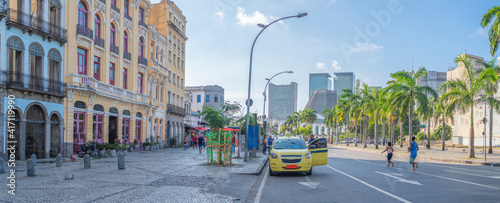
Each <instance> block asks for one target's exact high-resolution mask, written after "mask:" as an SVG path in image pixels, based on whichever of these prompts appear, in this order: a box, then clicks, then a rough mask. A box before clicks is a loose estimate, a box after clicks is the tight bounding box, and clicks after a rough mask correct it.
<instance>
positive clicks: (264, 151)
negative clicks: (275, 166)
mask: <svg viewBox="0 0 500 203" xmlns="http://www.w3.org/2000/svg"><path fill="white" fill-rule="evenodd" d="M266 150H267V139H266V136H265V135H264V137H262V153H264V154H266Z"/></svg>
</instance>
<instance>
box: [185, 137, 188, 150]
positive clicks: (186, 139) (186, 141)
mask: <svg viewBox="0 0 500 203" xmlns="http://www.w3.org/2000/svg"><path fill="white" fill-rule="evenodd" d="M187 143H188V138H187V136H184V150H186V149H187V148H188V146H187Z"/></svg>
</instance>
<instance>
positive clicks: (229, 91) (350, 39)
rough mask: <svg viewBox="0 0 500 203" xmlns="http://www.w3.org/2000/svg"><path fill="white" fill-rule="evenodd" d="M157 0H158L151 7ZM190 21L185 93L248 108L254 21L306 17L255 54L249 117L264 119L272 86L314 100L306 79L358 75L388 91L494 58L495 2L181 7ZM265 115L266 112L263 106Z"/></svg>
mask: <svg viewBox="0 0 500 203" xmlns="http://www.w3.org/2000/svg"><path fill="white" fill-rule="evenodd" d="M156 2H159V0H152V3H156ZM175 2H176V4H177V5H178V6H179V8H180V9H181V10H182V11H183V14H184V15H185V16H186V18H187V21H188V23H187V36H188V37H189V40H188V41H187V43H186V44H187V47H186V85H187V86H194V85H211V84H217V85H220V86H222V87H223V88H224V89H225V100H229V101H239V102H240V103H241V104H244V101H245V100H246V97H247V91H248V68H249V58H250V48H251V45H252V42H253V39H254V38H255V36H256V35H257V34H258V32H259V31H260V28H259V27H257V26H256V24H257V23H269V22H271V21H272V20H273V19H277V18H280V17H284V16H290V15H296V14H298V13H301V12H307V13H308V16H306V17H304V18H299V19H296V18H292V19H287V20H285V21H283V22H282V23H276V24H274V25H272V26H271V27H269V28H268V29H266V30H265V31H264V32H263V34H262V35H261V36H260V37H259V39H258V41H257V43H256V45H255V48H254V59H253V70H252V91H251V93H252V96H251V98H252V99H253V100H254V106H252V108H251V112H258V113H259V114H260V113H262V102H263V96H262V92H263V90H264V86H265V83H266V81H265V78H268V77H271V76H272V75H274V74H275V73H278V72H281V71H285V70H292V71H294V73H293V74H284V75H280V76H277V77H276V78H274V79H273V82H274V83H275V84H289V83H290V82H292V81H294V82H297V83H298V84H299V90H298V96H299V100H298V109H297V110H300V109H303V108H304V107H305V105H306V104H307V101H308V80H309V75H308V74H309V73H319V72H328V73H332V72H334V71H340V72H354V73H355V74H356V77H357V78H360V79H361V80H362V81H364V82H366V83H367V84H369V85H376V86H385V84H386V82H387V81H388V80H389V79H390V77H389V75H390V73H393V72H396V71H399V70H403V69H404V70H411V68H412V62H413V64H414V67H415V68H418V67H426V68H427V69H428V70H435V71H447V70H448V68H449V67H452V66H456V65H455V63H454V59H455V57H456V56H458V55H459V54H462V53H465V52H467V53H469V54H473V55H477V56H481V57H484V58H485V59H487V60H490V59H492V57H491V56H490V54H489V46H488V37H487V30H483V29H481V28H480V26H479V20H480V18H481V16H482V15H483V14H484V13H485V12H486V11H487V10H488V9H489V8H491V7H492V6H494V5H496V4H498V2H497V1H486V0H485V1H472V0H469V1H466V0H446V1H444V0H440V1H432V0H418V1H417V0H413V1H411V0H376V1H373V0H349V1H348V0H307V1H306V0H275V1H269V0H252V1H249V0H247V1H243V0H210V1H207V0H205V1H200V0H179V1H175ZM266 109H267V107H266Z"/></svg>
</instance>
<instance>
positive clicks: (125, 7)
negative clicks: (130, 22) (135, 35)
mask: <svg viewBox="0 0 500 203" xmlns="http://www.w3.org/2000/svg"><path fill="white" fill-rule="evenodd" d="M123 14H124V15H125V16H129V14H128V0H124V1H123Z"/></svg>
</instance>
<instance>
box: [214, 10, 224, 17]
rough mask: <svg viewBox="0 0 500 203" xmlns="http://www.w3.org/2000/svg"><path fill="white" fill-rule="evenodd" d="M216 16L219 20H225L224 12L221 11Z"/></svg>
mask: <svg viewBox="0 0 500 203" xmlns="http://www.w3.org/2000/svg"><path fill="white" fill-rule="evenodd" d="M215 15H216V16H217V17H219V18H224V12H222V11H219V12H215Z"/></svg>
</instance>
